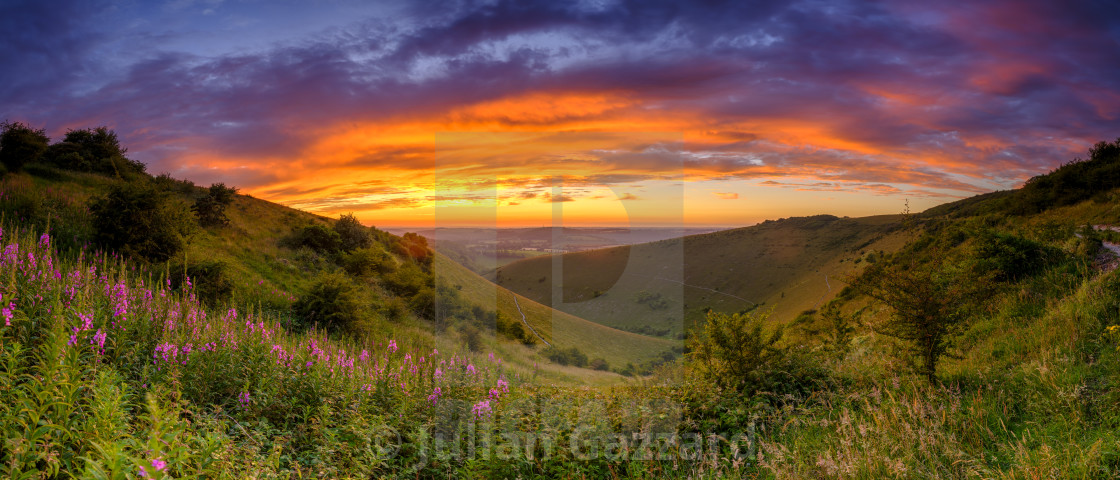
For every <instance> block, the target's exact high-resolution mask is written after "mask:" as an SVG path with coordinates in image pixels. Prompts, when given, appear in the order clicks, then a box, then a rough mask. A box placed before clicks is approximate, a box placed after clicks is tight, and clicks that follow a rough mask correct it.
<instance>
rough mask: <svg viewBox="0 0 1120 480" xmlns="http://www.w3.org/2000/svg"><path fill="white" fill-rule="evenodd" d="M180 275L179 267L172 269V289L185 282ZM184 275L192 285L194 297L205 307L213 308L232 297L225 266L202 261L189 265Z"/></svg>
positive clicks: (181, 270) (231, 286)
mask: <svg viewBox="0 0 1120 480" xmlns="http://www.w3.org/2000/svg"><path fill="white" fill-rule="evenodd" d="M176 272H178V273H179V275H177V274H176ZM182 273H183V267H182V266H181V265H180V266H178V267H173V268H172V271H171V278H172V286H173V287H175V288H179V287H181V286H182V284H183V283H184V282H185V280H186V279H184V278H183V277H182V275H181V274H182ZM185 273H186V277H187V278H189V279H190V281H191V284H192V285H193V287H192V289H193V290H194V293H195V295H197V296H198V298H199V299H200V300H202V301H203V303H205V304H206V305H208V306H211V307H214V306H217V305H220V304H222V303H224V302H226V301H228V300H229V299H230V298H232V297H233V282H232V281H230V278H229V274H228V273H227V267H226V264H224V263H222V262H219V261H214V260H209V261H203V262H199V263H195V264H192V265H189V266H188V267H187V268H186V272H185Z"/></svg>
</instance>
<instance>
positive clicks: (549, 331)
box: [436, 255, 682, 367]
mask: <svg viewBox="0 0 1120 480" xmlns="http://www.w3.org/2000/svg"><path fill="white" fill-rule="evenodd" d="M436 275H437V277H438V278H440V279H443V280H446V281H447V283H448V284H449V285H452V286H454V287H455V288H461V290H460V291H461V293H462V294H463V296H464V297H465V298H467V299H470V300H471V301H472V303H476V304H482V305H497V308H498V311H499V312H502V313H503V314H504V315H507V316H509V317H510V318H513V319H515V320H517V321H527V322H528V324H529V325H530V326H532V327H533V328H532V330H534V331H535V332H536V333H537V334H539V335H540V338H541V339H542V343H544V342H546V343H548V344H551V345H554V346H556V347H558V348H569V347H576V348H578V349H579V350H580V351H582V352H583V353H585V354H587V356H588V357H589V358H592V359H594V358H602V359H604V360H606V361H607V363H608V365H609V366H614V367H623V366H625V365H626V364H628V363H632V364H634V365H640V364H641V363H645V362H648V361H650V360H654V359H657V358H659V357H660V356H661V355H662V354H663V353H664V352H673V351H674V347H675V350H676V352H675V353H677V354H679V353H680V351H681V346H682V344H681V342H679V341H671V340H666V339H658V338H651V337H647V336H643V335H638V334H635V333H628V332H622V331H619V330H616V329H613V328H609V327H605V326H603V325H600V324H597V323H593V322H589V321H587V320H584V319H582V318H579V317H576V316H573V315H570V314H567V313H564V312H561V311H557V310H553V309H552V308H550V307H547V306H545V305H541V304H540V303H537V302H536V301H533V300H531V299H529V298H526V297H524V296H521V295H517V294H515V293H513V292H510V291H509V290H507V289H505V288H501V287H498V286H496V285H494V284H493V283H491V282H489V281H487V280H486V279H484V278H482V277H480V276H479V275H478V274H476V273H474V272H471V271H469V270H467V269H466V268H464V267H462V266H461V265H459V264H457V263H455V262H452V261H451V260H450V259H447V258H446V257H443V256H442V255H440V256H437V257H436ZM515 297H516V299H517V300H516V302H515V301H514V298H515ZM522 314H524V318H523V317H522ZM542 363H543V360H542Z"/></svg>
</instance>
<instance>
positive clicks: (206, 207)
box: [191, 183, 237, 227]
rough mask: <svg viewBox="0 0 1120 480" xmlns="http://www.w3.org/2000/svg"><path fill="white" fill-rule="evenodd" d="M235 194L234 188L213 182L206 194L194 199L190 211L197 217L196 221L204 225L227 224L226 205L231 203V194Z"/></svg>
mask: <svg viewBox="0 0 1120 480" xmlns="http://www.w3.org/2000/svg"><path fill="white" fill-rule="evenodd" d="M236 194H237V189H236V188H231V187H226V185H225V184H224V183H215V184H213V185H210V191H209V192H207V194H206V196H203V197H200V198H199V199H198V200H195V202H194V205H192V206H191V211H192V212H194V214H195V216H196V217H198V223H199V224H200V225H202V226H204V227H209V226H223V225H229V217H226V207H228V206H229V205H230V204H231V203H233V196H234V195H236Z"/></svg>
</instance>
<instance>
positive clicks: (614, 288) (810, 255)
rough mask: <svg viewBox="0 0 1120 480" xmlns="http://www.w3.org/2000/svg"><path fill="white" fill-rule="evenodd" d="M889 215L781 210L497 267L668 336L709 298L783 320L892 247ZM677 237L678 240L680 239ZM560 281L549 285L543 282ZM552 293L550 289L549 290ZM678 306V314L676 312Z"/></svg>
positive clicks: (715, 304)
mask: <svg viewBox="0 0 1120 480" xmlns="http://www.w3.org/2000/svg"><path fill="white" fill-rule="evenodd" d="M899 220H900V217H899V216H892V215H887V216H876V217H866V218H854V219H853V218H837V217H833V216H829V215H820V216H816V217H803V218H790V219H784V220H778V221H772V222H766V223H763V224H760V225H756V226H753V227H746V228H739V229H734V230H725V231H720V232H714V233H708V234H702V235H692V236H688V237H684V238H683V239H674V240H665V241H660V242H653V243H646V244H639V245H634V246H624V247H616V248H609V249H602V250H593V251H587V252H579V253H571V254H565V255H562V257H561V258H562V259H561V261H560V263H561V265H560V267H561V269H562V271H563V279H562V281H559V280H560V279H556V278H554V277H553V264H554V257H536V258H530V259H525V260H520V261H517V262H513V263H511V264H509V265H507V266H505V267H502V268H500V269H498V271H497V273H496V275H495V277H494V278H495V279H496V281H497V283H498V284H499V285H501V286H503V287H505V288H509V289H510V290H512V291H514V292H517V293H519V294H521V295H524V296H526V297H529V298H531V299H533V300H535V301H537V302H540V303H542V304H545V305H551V306H553V307H555V308H557V309H559V310H562V311H565V312H567V313H570V314H573V315H576V316H578V317H580V318H584V319H587V320H591V321H594V322H597V323H601V324H603V325H608V326H612V327H617V328H621V329H625V330H629V331H636V332H642V333H645V334H650V335H658V336H662V337H666V338H674V337H678V336H679V335H680V334H681V333H682V332H683V331H684V329H685V328H686V327H687V325H690V324H692V323H693V322H696V321H698V320H700V319H702V318H703V315H704V311H705V309H707V308H711V309H713V310H716V311H722V312H738V311H742V310H747V309H753V308H763V309H768V310H769V309H772V310H773V313H772V316H771V318H772V319H773V320H774V321H779V322H787V321H789V320H792V319H793V318H795V317H796V316H797V315H798V314H799V313H800V312H802V311H804V310H807V309H812V308H815V307H816V306H818V305H820V304H822V303H823V302H826V301H828V300H829V299H831V298H832V297H833V296H835V294H836V293H837V292H838V291H839V290H840V289H841V288H843V286H844V284H843V282H842V280H841V279H842V278H844V277H846V276H847V275H848V274H849V273H851V272H853V271H858V270H859V269H860V268H861V267H862V266H863V265H859V264H858V263H856V262H857V261H860V262H862V261H865V260H866V259H868V258H870V259H871V260H874V258H875V257H876V255H878V254H879V252H880V251H886V252H889V251H892V250H894V249H896V248H898V247H899V246H900V245H901V244H902V242H903V240H904V239H903V237H901V236H900V234H897V233H894V232H895V231H896V227H897V226H898V224H899ZM682 242H683V243H682ZM554 282H555V284H557V285H562V288H557V289H554V288H553V285H554ZM557 291H559V292H561V295H562V297H561V298H555V297H554V295H555V294H556V292H557ZM682 313H683V316H682Z"/></svg>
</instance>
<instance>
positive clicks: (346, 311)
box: [292, 273, 366, 331]
mask: <svg viewBox="0 0 1120 480" xmlns="http://www.w3.org/2000/svg"><path fill="white" fill-rule="evenodd" d="M365 310H366V306H365V305H364V302H363V301H362V298H361V295H360V294H359V292H358V289H357V288H356V287H355V286H354V283H353V282H351V281H350V279H349V278H348V277H347V276H346V275H343V274H341V273H328V274H323V275H320V276H319V277H318V278H317V279H316V280H315V283H314V284H313V285H312V286H311V288H310V289H308V291H307V293H306V294H304V295H303V296H302V297H300V298H299V300H297V301H296V302H295V304H293V305H292V311H293V312H294V313H295V315H296V317H297V318H298V319H299V321H300V326H301V327H304V328H310V327H313V326H317V327H319V328H322V329H325V330H327V331H337V330H341V329H346V328H356V327H358V326H359V323H361V322H362V321H363V320H364V319H365V313H364V312H365Z"/></svg>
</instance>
